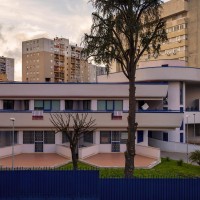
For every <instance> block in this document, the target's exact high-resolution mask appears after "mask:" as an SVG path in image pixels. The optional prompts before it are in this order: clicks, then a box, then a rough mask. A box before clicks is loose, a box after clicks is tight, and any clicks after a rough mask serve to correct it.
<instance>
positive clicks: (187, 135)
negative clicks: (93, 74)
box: [98, 60, 200, 153]
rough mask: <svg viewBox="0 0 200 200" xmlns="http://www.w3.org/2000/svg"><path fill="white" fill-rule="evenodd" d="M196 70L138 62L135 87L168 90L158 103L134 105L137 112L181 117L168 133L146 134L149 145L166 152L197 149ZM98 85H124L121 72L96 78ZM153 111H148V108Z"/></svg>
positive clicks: (172, 63)
mask: <svg viewBox="0 0 200 200" xmlns="http://www.w3.org/2000/svg"><path fill="white" fill-rule="evenodd" d="M183 67H184V69H183ZM199 80H200V69H199V68H192V67H186V66H185V62H183V61H180V60H178V61H176V60H170V61H169V60H161V61H148V62H141V63H140V67H139V68H138V69H137V70H136V81H137V82H139V83H141V82H142V83H148V84H151V83H153V84H156V83H157V84H160V83H166V84H167V86H168V89H167V95H166V97H165V98H163V99H162V100H161V102H160V103H158V102H157V103H156V104H154V103H153V102H152V101H149V100H147V99H146V100H144V99H141V101H140V100H138V101H137V109H139V110H143V108H142V105H145V111H144V110H143V112H152V111H154V112H160V111H161V112H163V111H164V110H168V111H172V110H175V111H180V112H181V113H183V116H182V122H181V125H180V127H179V128H176V129H175V130H168V131H150V132H149V145H150V146H154V147H157V148H160V149H161V150H163V151H169V152H181V153H186V151H189V152H192V151H194V150H196V149H200V121H199V119H200V113H199V111H200V109H199V105H200V104H199V97H200V95H199V94H200V93H199V92H200V90H199V84H200V82H199ZM98 81H99V82H107V83H108V82H109V83H114V82H116V81H118V82H119V81H121V82H127V78H126V77H125V76H124V75H123V73H122V72H117V73H112V74H110V75H109V76H105V75H104V76H99V77H98ZM153 105H154V106H155V107H152V106H153Z"/></svg>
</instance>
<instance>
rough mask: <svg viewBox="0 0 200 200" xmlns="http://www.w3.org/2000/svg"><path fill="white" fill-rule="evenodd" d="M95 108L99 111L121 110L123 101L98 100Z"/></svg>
mask: <svg viewBox="0 0 200 200" xmlns="http://www.w3.org/2000/svg"><path fill="white" fill-rule="evenodd" d="M97 110H99V111H106V110H107V111H113V110H117V111H121V110H123V101H122V100H98V101H97Z"/></svg>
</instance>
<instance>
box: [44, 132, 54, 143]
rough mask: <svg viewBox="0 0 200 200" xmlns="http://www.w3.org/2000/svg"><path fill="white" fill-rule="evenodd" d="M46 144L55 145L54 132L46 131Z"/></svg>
mask: <svg viewBox="0 0 200 200" xmlns="http://www.w3.org/2000/svg"><path fill="white" fill-rule="evenodd" d="M44 143H45V144H55V132H54V131H44Z"/></svg>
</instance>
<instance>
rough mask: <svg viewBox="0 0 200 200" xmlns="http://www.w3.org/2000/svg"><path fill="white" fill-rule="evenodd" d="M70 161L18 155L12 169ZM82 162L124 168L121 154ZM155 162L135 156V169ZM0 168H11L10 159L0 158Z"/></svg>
mask: <svg viewBox="0 0 200 200" xmlns="http://www.w3.org/2000/svg"><path fill="white" fill-rule="evenodd" d="M70 161H71V160H70V159H69V158H65V157H62V156H60V155H58V154H55V153H30V154H20V155H15V156H14V167H15V168H17V167H24V168H31V167H35V168H38V167H41V168H43V167H58V166H61V165H64V164H67V163H69V162H70ZM82 161H83V162H85V163H88V164H91V165H93V166H97V167H124V163H125V161H124V154H123V153H99V154H96V155H94V156H91V157H88V158H86V159H83V160H82ZM156 162H157V160H156V159H153V158H149V157H145V156H140V155H136V156H135V166H136V167H137V168H148V167H149V166H151V165H155V163H156ZM0 166H2V167H3V168H4V167H9V168H10V167H12V157H11V156H10V157H6V158H1V159H0Z"/></svg>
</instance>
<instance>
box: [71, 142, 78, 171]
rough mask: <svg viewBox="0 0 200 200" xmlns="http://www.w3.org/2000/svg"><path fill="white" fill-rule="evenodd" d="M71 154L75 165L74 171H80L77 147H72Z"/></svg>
mask: <svg viewBox="0 0 200 200" xmlns="http://www.w3.org/2000/svg"><path fill="white" fill-rule="evenodd" d="M70 149H71V154H72V163H73V170H77V169H78V159H77V157H76V147H74V146H73V147H70Z"/></svg>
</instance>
